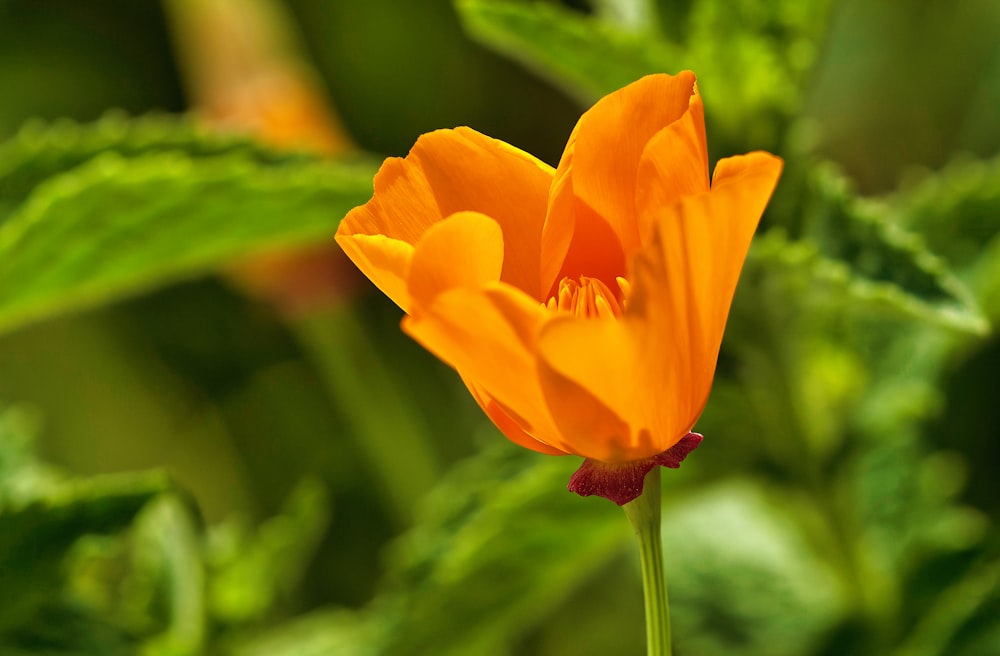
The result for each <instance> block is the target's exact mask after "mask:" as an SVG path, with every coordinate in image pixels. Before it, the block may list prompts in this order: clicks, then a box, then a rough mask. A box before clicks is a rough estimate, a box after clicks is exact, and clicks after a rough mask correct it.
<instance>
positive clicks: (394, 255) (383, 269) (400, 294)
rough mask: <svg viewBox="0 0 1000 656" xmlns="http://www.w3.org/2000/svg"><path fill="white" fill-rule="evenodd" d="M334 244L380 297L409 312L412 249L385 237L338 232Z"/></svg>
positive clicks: (406, 244) (404, 243)
mask: <svg viewBox="0 0 1000 656" xmlns="http://www.w3.org/2000/svg"><path fill="white" fill-rule="evenodd" d="M341 225H343V223H341ZM337 244H339V245H340V248H341V249H342V250H343V251H344V253H345V254H346V255H347V257H349V258H350V259H351V261H352V262H354V264H355V266H357V267H358V269H360V270H361V272H362V273H363V274H365V276H367V278H368V279H369V280H371V281H372V282H373V283H375V286H376V287H378V288H379V289H380V290H382V293H383V294H385V295H386V296H388V297H389V298H391V299H392V301H393V302H394V303H395V304H396V305H398V306H399V307H401V308H403V311H404V312H409V311H410V308H411V306H412V303H411V302H410V293H409V292H408V291H407V279H408V278H409V275H410V261H411V260H412V258H413V246H411V245H410V244H408V243H406V242H405V241H400V240H399V239H391V238H389V237H386V236H385V235H378V234H375V235H366V234H361V233H358V234H342V233H339V232H338V233H337Z"/></svg>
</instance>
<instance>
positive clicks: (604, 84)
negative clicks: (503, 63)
mask: <svg viewBox="0 0 1000 656" xmlns="http://www.w3.org/2000/svg"><path fill="white" fill-rule="evenodd" d="M610 4H611V3H601V9H602V11H601V16H602V17H590V16H586V15H583V14H581V13H579V12H574V11H572V10H570V9H566V8H563V7H560V6H558V5H557V4H555V3H545V2H518V1H517V0H457V7H458V11H459V15H460V16H461V18H462V20H463V22H464V25H465V28H466V29H467V30H468V31H469V33H470V34H471V35H472V36H473V37H474V38H476V39H477V40H479V41H481V42H482V43H483V44H484V45H487V46H489V47H490V48H493V49H494V50H496V51H498V52H500V53H501V54H504V55H506V56H508V57H510V58H511V59H513V60H515V61H518V62H520V63H521V64H522V65H524V66H525V67H527V68H528V69H530V70H532V71H534V72H535V73H537V74H539V75H541V76H543V77H545V78H546V79H547V80H548V81H549V82H551V83H552V84H553V85H555V86H556V87H558V88H560V89H562V90H563V91H565V92H566V93H568V94H569V95H571V96H572V97H574V98H576V99H577V100H578V101H579V102H580V103H581V104H582V105H584V106H586V105H590V104H592V103H593V102H594V101H596V100H597V99H598V98H600V97H601V96H603V95H605V94H608V93H610V92H612V91H614V90H616V89H619V88H621V87H623V86H625V85H626V84H628V83H630V82H633V81H635V80H636V79H638V78H640V77H642V76H644V75H649V74H651V73H662V72H670V73H677V72H679V71H681V70H684V69H691V70H693V71H695V72H696V73H697V74H698V77H699V85H700V87H701V89H702V92H703V93H704V94H705V97H706V98H707V99H708V100H707V101H706V102H707V106H708V108H709V109H708V114H709V117H710V119H712V120H713V121H714V122H715V124H716V125H717V126H718V127H719V128H720V129H721V131H722V132H723V135H724V136H725V138H726V139H728V140H731V141H734V142H738V143H740V144H741V145H744V144H752V146H753V147H757V148H760V147H764V146H768V145H771V144H777V142H778V140H779V134H780V132H779V128H780V126H781V124H782V123H783V122H784V121H785V120H786V119H787V118H789V117H791V116H793V115H794V114H795V112H796V111H797V108H798V107H799V105H800V103H801V99H802V94H803V87H804V84H805V81H806V76H807V74H808V73H809V71H811V70H812V66H813V64H814V62H815V61H816V58H817V57H818V55H819V52H820V45H821V43H820V42H821V40H822V38H823V35H824V34H825V32H826V29H827V21H828V15H829V5H830V4H831V3H830V2H829V1H828V0H824V1H823V2H813V3H800V2H795V1H794V0H784V1H782V2H773V1H768V0H741V1H739V2H709V1H701V2H694V3H691V4H690V10H689V11H688V12H687V14H686V15H685V17H684V20H683V22H682V23H681V24H679V25H668V26H666V28H667V29H668V30H669V34H670V37H669V38H668V37H666V36H664V32H663V31H662V30H660V29H658V28H659V26H658V25H651V24H649V22H650V21H652V20H654V18H655V17H654V16H653V12H651V11H640V12H638V13H637V11H636V9H635V8H633V7H631V5H637V6H638V4H640V3H620V4H622V5H629V7H628V8H627V9H626V10H625V11H626V12H627V16H638V18H623V17H622V15H621V14H622V11H619V10H612V9H610V8H609V7H608V5H610ZM636 21H646V24H645V25H644V26H643V28H644V29H639V27H638V25H637V23H636Z"/></svg>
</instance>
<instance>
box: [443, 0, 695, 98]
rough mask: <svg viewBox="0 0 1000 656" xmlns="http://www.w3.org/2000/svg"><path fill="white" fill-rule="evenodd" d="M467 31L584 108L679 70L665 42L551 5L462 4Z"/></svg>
mask: <svg viewBox="0 0 1000 656" xmlns="http://www.w3.org/2000/svg"><path fill="white" fill-rule="evenodd" d="M457 7H458V10H459V15H460V16H461V18H462V21H463V23H464V25H465V28H466V29H467V30H468V31H469V33H470V34H472V36H473V37H475V38H476V39H477V40H479V41H481V42H482V43H483V44H485V45H487V46H489V47H491V48H493V49H494V50H496V51H498V52H500V53H501V54H504V55H506V56H508V57H510V58H511V59H514V60H515V61H518V62H519V63H521V64H522V65H524V66H525V67H527V68H529V69H530V70H532V71H534V72H535V73H537V74H539V75H542V76H544V77H545V78H547V79H548V80H549V81H550V82H552V83H553V84H554V85H556V86H557V87H559V88H561V89H562V90H563V91H564V92H566V93H567V94H569V95H571V96H573V97H574V98H576V99H577V100H579V101H580V103H581V104H583V105H590V104H592V103H593V102H594V101H595V100H597V99H598V98H600V97H601V96H603V95H605V94H607V93H609V92H611V91H613V90H615V89H619V88H621V87H623V86H625V85H626V84H628V83H630V82H634V81H635V80H636V79H638V78H640V77H642V76H643V75H648V74H649V73H656V72H665V71H667V70H671V71H675V72H676V70H679V69H678V66H679V65H680V59H679V56H678V55H679V53H678V51H677V49H676V48H673V47H671V46H670V45H669V44H667V43H666V42H664V41H661V40H657V39H653V38H646V37H644V36H643V35H641V34H637V33H634V32H629V31H624V30H622V29H621V28H619V27H617V26H616V25H614V24H612V23H610V22H602V21H598V20H594V19H591V18H588V17H586V16H583V15H580V14H577V13H574V12H572V11H569V10H567V9H563V8H560V7H559V6H557V5H555V4H550V3H524V2H510V1H497V0H459V2H458V4H457Z"/></svg>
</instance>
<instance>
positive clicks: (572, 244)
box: [541, 137, 625, 298]
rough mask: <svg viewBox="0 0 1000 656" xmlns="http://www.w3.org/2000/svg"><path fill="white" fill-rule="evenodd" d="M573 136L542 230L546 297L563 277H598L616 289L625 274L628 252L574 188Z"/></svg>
mask: <svg viewBox="0 0 1000 656" xmlns="http://www.w3.org/2000/svg"><path fill="white" fill-rule="evenodd" d="M573 152H574V146H573V137H570V142H569V144H568V145H567V147H566V150H565V152H564V153H563V157H562V161H560V162H559V169H558V171H557V173H556V177H555V180H554V182H553V184H552V190H551V192H550V194H549V207H548V211H547V213H546V217H545V226H544V228H543V230H542V272H541V282H542V287H543V289H544V290H545V297H546V298H547V297H549V296H551V295H552V294H553V293H555V289H554V288H555V286H556V285H558V284H559V281H560V280H562V279H563V278H571V279H578V278H580V276H584V275H585V276H588V277H590V278H597V279H598V280H600V281H601V282H603V283H604V284H605V285H607V286H609V287H611V288H614V286H615V278H617V277H618V276H621V275H622V274H624V273H625V253H624V251H623V250H622V246H621V241H620V239H619V237H618V235H617V234H615V232H614V230H613V229H612V227H611V225H610V224H609V223H608V222H607V221H605V220H604V219H603V218H602V217H601V216H600V215H599V214H597V213H596V212H595V211H594V210H593V209H591V208H590V207H589V206H588V205H587V204H586V203H584V202H582V201H581V200H580V199H579V198H578V197H577V195H576V192H575V190H574V188H573V184H574V182H573V175H572V172H573V165H572V163H573Z"/></svg>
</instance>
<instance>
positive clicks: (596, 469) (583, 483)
mask: <svg viewBox="0 0 1000 656" xmlns="http://www.w3.org/2000/svg"><path fill="white" fill-rule="evenodd" d="M702 439H704V436H703V435H701V434H699V433H688V434H687V435H685V436H684V437H682V438H681V439H680V440H679V441H678V442H677V444H675V445H673V446H672V447H670V448H669V449H667V450H666V451H664V452H663V453H658V454H657V455H655V456H652V457H649V458H645V459H643V460H633V461H631V462H622V463H607V462H601V461H600V460H591V459H589V458H588V459H587V460H584V461H583V464H582V465H580V468H579V469H577V470H576V472H574V473H573V475H572V476H571V477H570V479H569V485H567V486H566V489H568V490H569V491H570V492H576V493H577V494H579V495H580V496H581V497H589V496H599V497H604V498H605V499H608V500H610V501H614V502H615V503H616V504H618V505H619V506H624V505H625V504H626V503H628V502H629V501H632V500H634V499H636V498H637V497H638V496H639V495H640V494H642V487H643V482H644V481H645V479H646V474H648V473H649V472H650V471H652V469H653V468H654V467H669V468H670V469H677V468H678V467H680V466H681V462H683V461H684V458H686V457H687V455H688V454H689V453H691V452H692V451H694V450H695V449H696V448H698V445H699V444H701V441H702Z"/></svg>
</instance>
